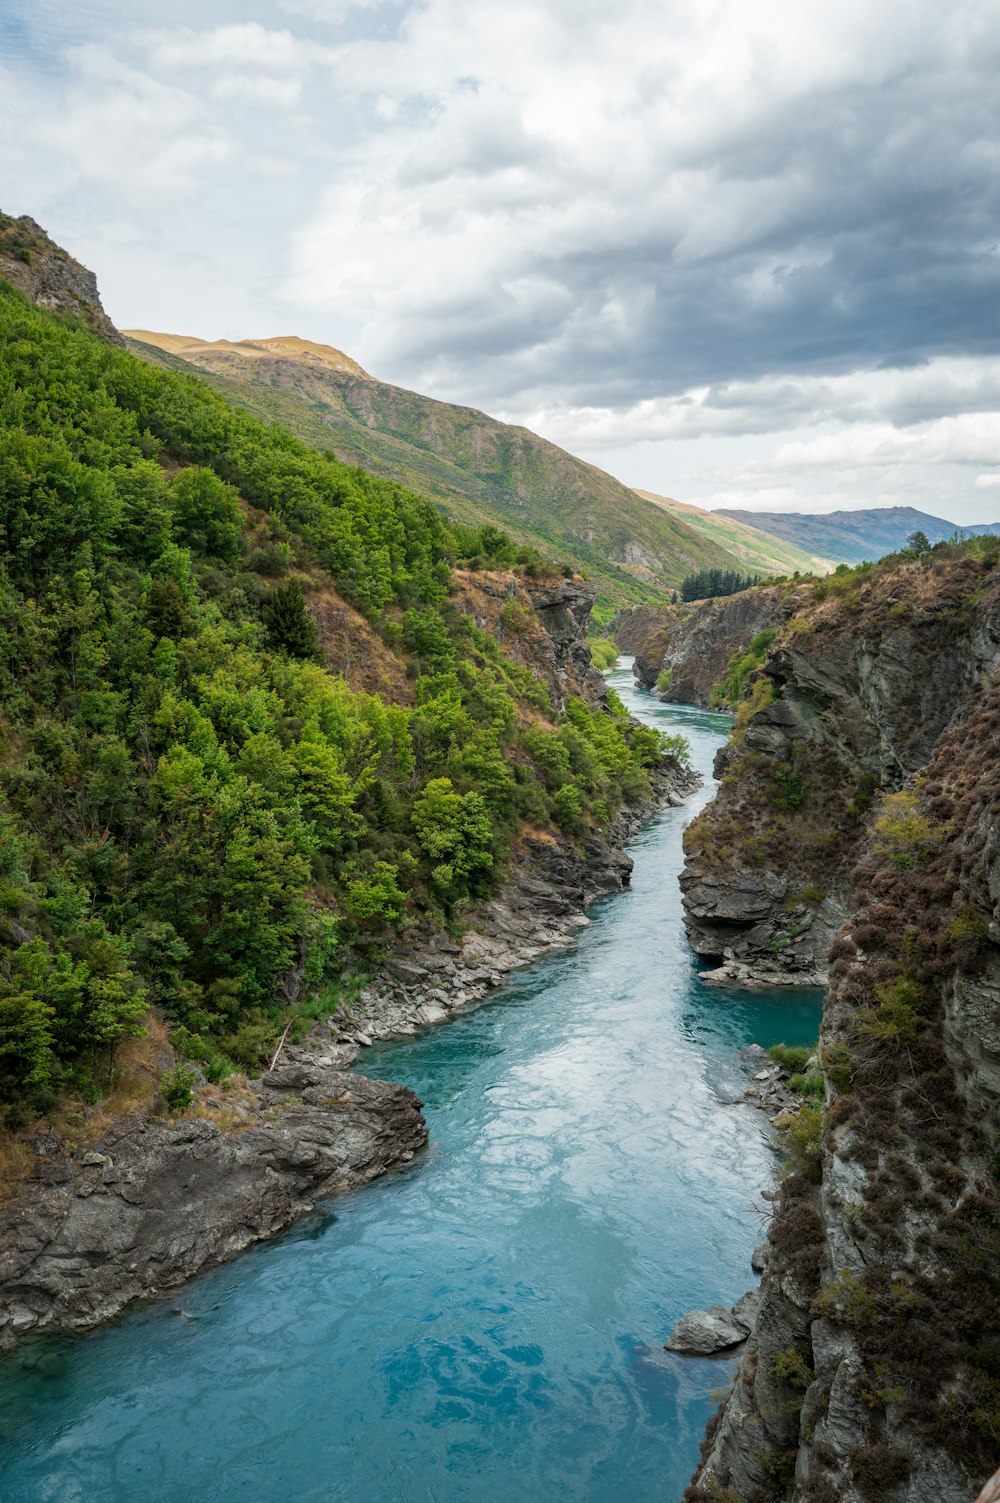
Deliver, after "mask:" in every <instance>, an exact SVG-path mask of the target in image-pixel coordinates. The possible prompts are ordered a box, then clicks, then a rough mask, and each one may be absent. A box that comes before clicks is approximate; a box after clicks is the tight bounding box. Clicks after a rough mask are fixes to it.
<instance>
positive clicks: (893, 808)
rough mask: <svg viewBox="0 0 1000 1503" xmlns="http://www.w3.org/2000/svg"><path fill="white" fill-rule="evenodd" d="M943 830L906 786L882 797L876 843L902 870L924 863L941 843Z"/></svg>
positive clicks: (887, 858) (892, 863) (887, 857)
mask: <svg viewBox="0 0 1000 1503" xmlns="http://www.w3.org/2000/svg"><path fill="white" fill-rule="evenodd" d="M942 837H943V832H941V831H939V830H935V829H934V827H933V826H932V824H931V822H930V820H929V819H928V818H927V816H926V815H925V814H923V813H922V812H921V809H920V802H919V800H918V798H917V796H916V794H915V793H911V792H910V791H909V790H908V789H904V790H903V791H902V792H901V793H890V794H888V795H887V796H886V797H885V798H884V799H883V800H882V806H881V812H880V813H879V816H878V818H877V819H876V821H875V844H876V850H877V851H878V853H879V855H881V856H882V857H884V858H885V859H886V860H887V861H889V862H890V864H891V865H892V866H894V867H896V868H897V869H898V870H900V871H908V870H909V869H911V868H912V867H915V866H922V865H924V864H925V863H926V862H927V861H929V860H930V858H931V856H933V855H934V852H935V851H936V850H937V849H938V847H939V846H940V845H941V841H942Z"/></svg>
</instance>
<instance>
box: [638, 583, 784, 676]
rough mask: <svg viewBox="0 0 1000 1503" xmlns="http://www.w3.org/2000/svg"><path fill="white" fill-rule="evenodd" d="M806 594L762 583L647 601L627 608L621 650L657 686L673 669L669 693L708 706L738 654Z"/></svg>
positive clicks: (779, 622) (782, 619)
mask: <svg viewBox="0 0 1000 1503" xmlns="http://www.w3.org/2000/svg"><path fill="white" fill-rule="evenodd" d="M804 598H805V591H804V590H803V589H796V588H793V587H792V586H790V585H789V586H786V585H773V586H765V585H761V586H759V587H758V588H757V589H753V590H743V591H741V592H740V593H739V594H738V595H727V596H724V597H723V598H722V599H719V600H703V601H699V602H697V603H696V604H693V605H663V606H658V605H644V606H637V607H636V609H635V610H633V611H629V612H627V613H625V612H623V613H622V615H621V616H619V618H618V619H617V621H616V622H615V624H614V627H613V631H612V634H613V636H614V638H615V641H616V642H617V644H618V647H619V649H620V651H622V652H626V653H631V654H632V655H633V656H634V658H635V665H634V672H635V675H636V677H637V678H638V680H639V682H640V683H641V684H642V685H643V687H644V688H646V689H652V688H653V687H654V686H655V684H656V681H657V679H658V678H659V676H660V674H661V673H662V672H664V671H665V670H666V671H669V674H670V687H669V689H667V690H666V691H665V692H664V697H665V698H667V699H670V700H672V701H674V702H675V703H676V704H690V705H707V704H709V703H710V702H711V701H712V699H713V691H715V690H716V689H717V687H718V686H719V685H721V683H722V681H723V679H724V678H725V675H726V670H727V668H728V667H729V664H730V661H731V660H732V658H733V657H734V655H736V654H738V653H742V652H745V651H746V649H747V647H748V646H749V645H750V643H751V641H752V640H753V638H754V637H755V636H756V635H757V634H758V632H761V631H766V630H767V629H768V628H770V627H778V626H780V625H781V624H782V623H783V622H784V621H786V620H787V619H788V617H789V616H791V615H792V613H793V612H794V611H795V609H796V606H797V605H799V604H800V603H801V602H802V600H803V599H804Z"/></svg>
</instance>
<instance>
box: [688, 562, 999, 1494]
mask: <svg viewBox="0 0 1000 1503" xmlns="http://www.w3.org/2000/svg"><path fill="white" fill-rule="evenodd" d="M871 583H872V584H873V585H874V584H876V583H881V585H882V589H881V590H876V589H872V590H871V592H870V593H869V592H868V590H866V589H865V586H864V582H863V577H862V587H861V589H860V590H858V593H857V596H856V597H855V599H854V600H851V601H849V606H848V610H847V612H846V613H845V614H846V619H840V618H839V616H838V615H837V614H836V608H835V607H834V605H833V602H831V601H827V602H825V606H824V607H821V609H825V611H826V614H825V617H824V622H825V624H823V625H821V624H820V621H819V620H818V619H817V617H816V616H815V615H813V616H812V617H811V618H810V625H811V628H812V630H811V631H810V632H803V633H801V634H800V635H798V636H795V637H793V638H792V641H791V643H789V642H788V641H787V640H786V641H785V643H784V645H783V646H781V647H779V650H778V652H777V653H776V654H775V659H774V668H775V677H774V679H773V680H771V681H772V682H774V683H776V684H778V685H780V687H781V688H782V689H783V690H784V691H785V700H784V701H778V702H777V703H779V704H780V703H783V702H784V703H788V704H789V705H790V707H791V711H792V722H793V723H794V725H795V727H796V728H797V731H798V733H799V734H800V735H801V736H802V737H803V738H804V740H805V742H806V744H809V745H811V746H813V747H816V746H818V747H820V748H822V751H823V755H825V756H829V757H831V758H833V759H835V760H836V762H837V763H838V765H839V766H842V767H844V768H846V769H848V770H849V772H850V775H851V776H855V775H856V774H861V775H864V774H867V776H868V777H869V778H870V779H871V780H872V783H867V784H866V785H865V788H866V797H870V796H871V795H872V792H873V787H874V785H875V782H876V781H877V783H879V784H881V786H882V787H883V788H887V789H889V790H892V791H889V792H888V793H887V794H886V795H885V796H883V797H882V798H881V800H880V801H877V802H876V803H875V806H874V809H873V811H872V814H873V817H872V818H870V819H868V820H864V821H859V828H858V829H857V832H856V835H855V837H854V839H853V841H852V844H851V847H850V854H849V861H850V865H851V867H852V871H850V872H846V871H845V870H844V869H843V866H842V865H841V864H840V863H841V861H842V852H841V851H840V848H839V844H838V843H837V842H833V843H832V844H830V845H829V846H828V847H827V852H826V864H827V866H828V868H833V867H836V868H837V884H838V890H839V892H840V894H841V899H842V902H843V904H844V907H845V909H846V910H847V913H848V915H849V917H848V922H847V923H846V925H845V926H844V927H843V928H842V929H841V931H840V932H839V933H838V934H837V936H836V937H835V939H834V941H833V944H832V946H831V947H830V967H829V972H830V985H829V992H828V996H827V1000H826V1004H825V1007H824V1019H823V1027H822V1035H821V1045H820V1066H821V1069H822V1071H823V1074H824V1076H825V1081H826V1103H825V1106H824V1107H822V1108H821V1107H819V1106H815V1107H807V1108H805V1109H804V1110H803V1112H802V1113H800V1117H799V1118H798V1119H796V1124H795V1127H794V1129H793V1130H792V1131H791V1132H790V1133H789V1137H788V1148H789V1158H788V1164H787V1173H786V1177H785V1179H784V1180H783V1182H782V1185H781V1190H780V1194H779V1196H778V1198H777V1200H776V1202H775V1209H774V1215H773V1218H772V1220H771V1223H770V1226H769V1234H768V1250H767V1256H766V1258H762V1259H760V1260H759V1261H762V1262H763V1263H764V1265H765V1267H764V1276H763V1281H762V1285H761V1304H760V1310H759V1314H758V1316H757V1319H756V1321H755V1323H754V1328H753V1331H752V1332H751V1335H750V1338H749V1340H748V1342H747V1346H746V1349H745V1353H744V1356H743V1359H742V1361H741V1364H740V1369H739V1374H738V1377H737V1381H736V1383H735V1386H734V1388H733V1391H732V1394H731V1396H730V1397H729V1398H728V1400H727V1401H726V1403H725V1404H724V1406H723V1408H722V1410H721V1411H720V1413H719V1415H718V1416H717V1417H716V1419H715V1420H714V1421H713V1423H712V1425H711V1427H710V1430H709V1434H708V1437H707V1439H706V1443H705V1447H704V1450H703V1455H702V1461H701V1465H700V1467H699V1470H698V1473H697V1476H696V1478H695V1481H694V1483H693V1484H692V1486H691V1487H690V1488H689V1490H688V1493H687V1495H686V1496H687V1498H688V1499H689V1500H690V1503H709V1500H712V1503H715V1500H718V1499H720V1498H725V1499H727V1500H733V1503H735V1500H737V1499H738V1500H742V1503H753V1500H757V1499H764V1498H773V1499H789V1500H791V1503H931V1500H934V1503H968V1500H969V1499H970V1498H973V1497H975V1495H976V1493H977V1491H978V1490H979V1488H981V1487H982V1485H983V1483H984V1481H985V1479H986V1478H987V1476H988V1475H989V1474H990V1472H991V1471H992V1470H993V1469H994V1468H995V1465H996V1455H997V1449H998V1446H1000V1361H998V1355H997V1354H998V1343H997V1335H996V1311H997V1309H998V1308H1000V1183H998V1176H997V1158H996V1145H997V1142H998V1141H1000V768H998V760H1000V633H998V625H1000V571H998V570H997V569H996V568H995V567H994V568H992V569H991V568H989V567H987V566H986V565H985V564H984V563H976V561H975V560H973V559H971V558H969V557H968V556H966V557H965V558H963V557H961V556H956V554H955V553H953V552H951V551H949V550H944V552H943V553H942V554H940V555H937V556H932V557H931V559H929V560H926V561H924V562H923V563H922V564H919V565H917V564H914V565H909V566H905V567H903V568H897V569H896V570H894V571H893V572H892V573H888V572H884V573H883V575H882V577H881V580H880V581H879V579H878V576H876V577H875V579H874V580H873V581H872V582H871ZM807 664H808V666H807ZM776 707H777V706H776V705H775V706H774V707H773V708H776ZM847 707H849V708H847ZM842 717H843V718H842ZM753 723H754V722H753V720H752V719H751V721H750V722H749V725H750V726H752V725H753ZM772 725H773V722H772ZM784 734H785V732H782V735H784ZM748 736H749V730H748ZM783 745H784V746H785V747H787V746H788V742H787V741H784V742H783ZM746 754H747V753H745V752H744V750H743V748H742V747H741V748H739V749H738V750H737V752H736V753H735V758H736V759H739V758H741V757H743V756H744V755H746ZM758 754H759V755H760V754H761V753H760V750H759V748H758ZM770 766H771V767H772V768H773V766H774V764H773V762H772V763H771V764H770ZM737 792H738V794H739V803H738V805H737V810H736V811H734V809H733V807H732V804H730V809H729V813H730V816H731V817H734V818H738V817H739V814H738V810H740V809H743V808H744V807H745V805H744V803H743V799H744V797H745V790H744V789H743V786H742V785H741V784H740V783H739V782H738V781H737V782H735V783H733V782H731V783H730V784H729V791H727V789H726V787H724V788H723V790H722V792H721V794H720V803H721V804H722V805H723V806H725V804H726V801H727V800H732V799H734V797H735V796H736V793H737ZM822 817H823V806H822V805H820V806H818V807H815V808H814V813H813V819H814V821H816V822H819V821H820V820H821V819H822ZM758 838H760V839H762V840H766V833H765V832H761V831H760V828H759V827H758ZM763 849H765V851H766V852H767V856H768V861H769V864H770V867H771V870H772V873H773V875H774V876H775V877H777V876H779V875H781V874H782V872H783V870H784V867H783V866H782V865H779V860H778V856H779V853H780V852H784V855H783V857H782V858H781V859H782V862H783V863H784V866H787V865H788V864H789V863H792V862H793V860H794V854H793V851H794V842H791V841H788V840H786V841H785V842H784V843H783V844H782V845H780V846H779V845H776V844H773V843H772V844H770V845H768V844H765V845H764V847H763Z"/></svg>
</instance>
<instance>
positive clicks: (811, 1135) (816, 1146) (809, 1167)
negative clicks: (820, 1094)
mask: <svg viewBox="0 0 1000 1503" xmlns="http://www.w3.org/2000/svg"><path fill="white" fill-rule="evenodd" d="M777 1126H778V1129H779V1132H780V1134H781V1146H782V1149H783V1150H784V1154H785V1160H786V1162H785V1170H784V1172H785V1173H786V1174H801V1175H802V1177H803V1178H804V1179H806V1180H808V1181H809V1182H810V1184H815V1185H818V1184H819V1182H820V1180H821V1179H822V1177H823V1109H822V1107H820V1106H818V1105H816V1106H812V1105H810V1106H804V1107H802V1109H801V1110H800V1111H798V1112H796V1114H795V1115H794V1116H792V1117H779V1119H778V1123H777Z"/></svg>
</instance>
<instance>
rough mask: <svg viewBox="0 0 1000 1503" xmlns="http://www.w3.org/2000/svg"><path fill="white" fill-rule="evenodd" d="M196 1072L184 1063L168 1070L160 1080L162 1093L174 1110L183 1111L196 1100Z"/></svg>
mask: <svg viewBox="0 0 1000 1503" xmlns="http://www.w3.org/2000/svg"><path fill="white" fill-rule="evenodd" d="M194 1083H195V1072H194V1071H193V1070H189V1069H187V1068H185V1066H184V1065H175V1066H174V1068H173V1069H172V1070H167V1072H166V1073H165V1074H164V1076H163V1078H162V1080H161V1081H160V1095H161V1096H162V1097H163V1099H164V1101H165V1102H166V1103H167V1106H168V1107H169V1109H170V1110H171V1111H172V1112H183V1111H186V1110H187V1108H188V1107H189V1106H190V1105H191V1103H192V1101H193V1100H194Z"/></svg>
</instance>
